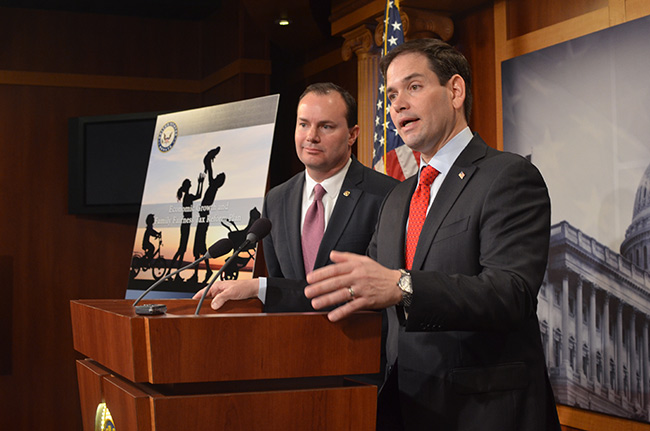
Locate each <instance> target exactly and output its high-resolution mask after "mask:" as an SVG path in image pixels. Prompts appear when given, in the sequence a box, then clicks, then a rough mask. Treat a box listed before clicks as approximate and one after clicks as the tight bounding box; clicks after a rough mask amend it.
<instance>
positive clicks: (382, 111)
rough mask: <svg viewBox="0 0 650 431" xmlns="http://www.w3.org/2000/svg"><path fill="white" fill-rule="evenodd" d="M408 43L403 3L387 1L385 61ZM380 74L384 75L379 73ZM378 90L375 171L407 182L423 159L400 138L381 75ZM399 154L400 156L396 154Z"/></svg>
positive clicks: (374, 148) (396, 0)
mask: <svg viewBox="0 0 650 431" xmlns="http://www.w3.org/2000/svg"><path fill="white" fill-rule="evenodd" d="M402 43H404V34H403V32H402V20H401V17H400V15H399V0H387V2H386V10H385V14H384V40H383V44H382V57H383V56H384V55H386V54H387V53H388V52H390V50H391V49H392V48H394V47H396V46H398V45H400V44H402ZM378 73H380V72H379V71H378ZM379 82H380V84H379V88H378V89H377V99H376V101H377V102H376V104H375V108H376V116H375V133H374V145H373V153H374V154H373V162H372V164H373V167H374V169H375V170H378V171H382V172H384V173H386V174H388V175H390V176H392V177H395V178H397V179H400V180H403V179H404V178H405V177H409V176H411V175H413V174H414V173H415V172H417V168H418V163H419V157H418V156H417V155H416V153H414V152H413V151H411V149H410V148H408V147H407V146H406V145H404V141H402V139H401V138H400V136H399V135H398V134H397V130H396V129H395V126H394V125H393V122H392V120H391V118H390V115H389V112H388V111H389V108H390V103H389V101H388V99H387V95H386V92H385V91H384V89H385V88H386V85H385V81H384V78H383V76H381V73H380V79H379ZM396 150H399V152H397V153H396V152H395V151H396Z"/></svg>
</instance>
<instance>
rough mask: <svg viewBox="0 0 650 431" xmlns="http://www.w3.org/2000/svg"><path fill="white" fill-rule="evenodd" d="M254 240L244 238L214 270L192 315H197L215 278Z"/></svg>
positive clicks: (253, 242) (254, 241)
mask: <svg viewBox="0 0 650 431" xmlns="http://www.w3.org/2000/svg"><path fill="white" fill-rule="evenodd" d="M249 235H250V234H249ZM256 242H257V239H255V240H250V239H248V238H246V240H245V241H244V242H243V243H242V245H240V246H239V247H238V248H237V250H236V251H235V252H234V253H233V254H232V255H230V257H229V258H228V259H226V261H225V262H224V264H223V266H222V267H221V268H220V269H219V271H217V272H216V273H215V274H214V275H213V276H212V277H211V278H210V280H208V284H206V286H205V289H204V290H203V295H201V299H200V300H199V303H198V305H197V306H196V311H195V312H194V315H195V316H198V315H199V311H200V310H201V305H203V301H204V300H205V297H206V296H207V294H208V290H210V287H212V285H213V284H214V282H215V281H216V280H217V278H219V276H220V275H221V274H222V273H223V271H224V270H225V269H226V268H227V267H228V266H230V264H231V263H232V261H233V260H235V257H237V255H239V253H240V252H241V251H242V250H243V249H245V248H246V247H248V246H250V245H251V244H255V243H256Z"/></svg>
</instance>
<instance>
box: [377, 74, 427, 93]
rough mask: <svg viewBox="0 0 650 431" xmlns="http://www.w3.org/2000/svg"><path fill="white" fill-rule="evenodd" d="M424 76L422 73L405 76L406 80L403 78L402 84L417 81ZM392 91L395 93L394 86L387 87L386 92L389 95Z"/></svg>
mask: <svg viewBox="0 0 650 431" xmlns="http://www.w3.org/2000/svg"><path fill="white" fill-rule="evenodd" d="M423 76H424V75H423V74H422V73H419V72H415V73H411V74H410V75H407V76H405V77H404V78H402V79H401V80H400V82H408V81H410V80H412V79H415V78H421V77H423ZM391 91H395V88H394V87H393V86H390V87H387V88H386V92H387V93H389V92H391Z"/></svg>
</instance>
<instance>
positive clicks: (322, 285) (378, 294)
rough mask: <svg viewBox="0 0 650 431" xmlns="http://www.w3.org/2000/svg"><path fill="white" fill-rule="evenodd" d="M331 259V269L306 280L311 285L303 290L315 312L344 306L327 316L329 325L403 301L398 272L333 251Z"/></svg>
mask: <svg viewBox="0 0 650 431" xmlns="http://www.w3.org/2000/svg"><path fill="white" fill-rule="evenodd" d="M330 259H332V262H334V264H333V265H329V266H325V267H323V268H320V269H317V270H316V271H314V272H312V273H311V274H309V275H308V276H307V281H308V282H309V283H310V285H309V286H307V287H306V288H305V296H307V298H312V301H311V305H312V306H313V307H314V308H315V309H317V310H318V309H321V308H324V307H328V306H332V305H336V304H340V303H342V302H345V304H343V305H341V306H339V307H337V308H335V309H334V310H332V311H330V312H329V314H328V315H327V317H328V318H329V320H331V321H332V322H336V321H338V320H341V319H343V318H345V317H347V316H349V315H350V314H351V313H353V312H355V311H358V310H376V309H381V308H386V307H390V306H391V305H395V304H397V303H398V302H399V301H401V300H402V291H401V290H400V289H399V287H398V286H397V282H398V281H399V278H400V272H399V271H398V270H396V269H395V270H393V269H388V268H386V267H384V266H382V265H380V264H378V263H377V262H375V261H374V260H372V259H370V258H369V257H367V256H361V255H358V254H353V253H344V252H339V251H332V252H331V253H330ZM346 301H347V302H346Z"/></svg>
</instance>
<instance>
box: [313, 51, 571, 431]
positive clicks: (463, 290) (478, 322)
mask: <svg viewBox="0 0 650 431" xmlns="http://www.w3.org/2000/svg"><path fill="white" fill-rule="evenodd" d="M382 71H383V73H384V76H386V79H387V86H386V91H387V95H388V99H389V100H390V101H391V107H390V113H391V117H392V120H393V123H394V124H395V125H396V127H397V130H398V132H399V134H400V136H401V137H402V138H403V140H404V142H405V143H406V145H408V146H409V147H410V148H412V149H414V150H417V151H419V152H420V153H421V166H420V171H419V173H418V175H415V176H413V177H411V178H409V179H407V180H405V181H404V182H402V183H401V184H399V185H398V186H396V187H395V188H394V189H393V190H392V191H391V192H390V193H389V195H388V196H387V197H386V200H385V202H384V204H383V206H382V210H381V214H380V216H379V222H378V225H377V230H376V232H375V234H374V237H373V239H372V241H371V244H370V246H369V249H368V255H369V256H359V255H355V254H351V253H338V252H333V253H332V254H331V258H332V260H333V261H334V262H335V264H334V265H330V266H328V267H325V268H321V269H319V270H316V271H314V272H312V273H311V274H309V275H308V277H307V280H308V281H309V282H310V283H313V284H311V285H310V286H308V287H307V288H306V289H305V293H306V296H307V297H309V298H313V299H312V304H313V306H314V307H315V308H316V309H321V308H324V307H331V306H335V305H336V304H341V303H344V305H341V306H339V307H337V308H335V309H334V310H332V311H330V312H329V317H330V319H331V320H333V321H336V320H339V319H342V318H344V317H346V316H348V315H349V314H350V313H352V312H354V311H356V310H360V309H379V308H387V311H388V313H389V316H391V317H392V318H391V319H390V322H389V335H388V341H387V356H388V368H387V370H388V373H387V374H388V377H387V379H386V381H385V383H384V385H383V386H382V388H381V391H380V397H379V408H378V410H379V419H378V428H379V429H397V430H407V431H411V430H431V429H439V430H454V431H469V430H482V431H491V430H494V431H497V430H498V431H537V430H539V431H541V430H559V429H560V427H559V423H558V418H557V411H556V408H555V403H554V398H553V393H552V390H551V387H550V385H549V380H548V376H547V371H546V366H545V361H544V353H543V350H542V344H541V337H540V333H539V323H538V321H537V315H536V307H537V293H538V291H539V287H540V285H541V283H542V279H543V276H544V271H545V268H546V261H547V255H548V245H549V232H550V200H549V196H548V192H547V188H546V185H545V183H544V180H543V178H542V176H541V175H540V173H539V172H538V170H537V169H536V168H535V167H534V166H533V165H532V164H530V163H529V162H528V161H527V160H525V159H524V158H522V157H520V156H517V155H514V154H509V153H503V152H500V151H497V150H495V149H493V148H490V147H488V146H487V145H486V144H485V142H483V140H482V139H481V138H480V137H479V136H478V135H477V134H472V132H471V131H470V129H469V127H468V123H469V115H470V111H471V100H472V98H471V75H470V68H469V64H468V62H467V60H466V59H465V57H463V56H462V54H460V53H459V52H458V51H456V50H455V49H454V48H452V47H451V46H449V45H447V44H445V43H444V42H441V41H438V40H433V39H424V40H423V39H421V40H414V41H410V42H407V43H405V44H402V45H400V46H398V47H396V48H394V49H393V50H392V51H391V52H390V54H388V55H387V56H386V57H385V58H384V59H383V60H382ZM427 180H428V181H427Z"/></svg>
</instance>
